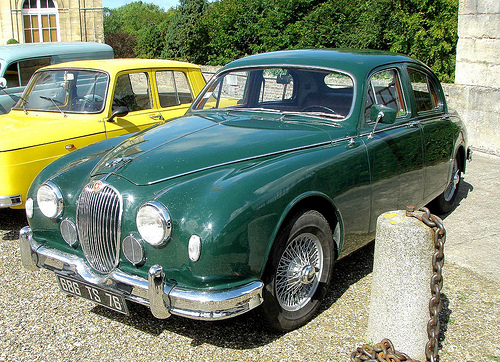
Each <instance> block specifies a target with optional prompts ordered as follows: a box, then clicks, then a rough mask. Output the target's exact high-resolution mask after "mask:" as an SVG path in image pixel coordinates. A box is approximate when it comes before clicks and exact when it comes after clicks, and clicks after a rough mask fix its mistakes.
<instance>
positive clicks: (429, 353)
mask: <svg viewBox="0 0 500 362" xmlns="http://www.w3.org/2000/svg"><path fill="white" fill-rule="evenodd" d="M419 211H422V212H423V214H417V213H415V207H414V206H408V207H407V208H406V216H407V217H415V218H417V219H418V220H420V221H422V222H423V223H424V224H425V225H427V226H428V227H430V228H432V229H433V231H434V254H433V255H432V271H433V273H432V277H431V281H430V288H431V299H430V301H429V315H430V319H429V322H428V323H427V335H428V337H429V341H428V342H427V344H426V345H425V357H426V359H427V361H430V362H436V361H437V360H438V351H439V340H438V337H439V332H440V329H441V325H440V322H439V314H440V313H441V309H442V307H443V302H442V300H441V289H442V288H443V274H442V271H443V265H444V243H445V240H446V230H445V228H444V226H443V222H442V221H441V219H439V218H438V217H437V216H435V215H432V214H431V213H430V211H429V209H428V208H426V207H422V208H420V210H419ZM351 361H352V362H402V361H407V362H419V361H416V360H413V359H411V358H410V357H408V356H407V355H406V354H404V353H401V352H398V351H396V350H395V349H394V346H393V345H392V342H391V341H390V340H388V339H384V340H382V342H380V343H377V344H376V345H375V346H374V347H370V346H369V345H364V346H362V347H358V348H357V349H356V351H354V352H353V353H352V355H351Z"/></svg>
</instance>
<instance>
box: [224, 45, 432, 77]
mask: <svg viewBox="0 0 500 362" xmlns="http://www.w3.org/2000/svg"><path fill="white" fill-rule="evenodd" d="M401 62H411V63H418V64H420V65H422V66H425V65H424V64H423V63H421V62H419V61H418V60H415V59H413V58H410V57H407V56H405V55H400V54H396V53H389V52H382V51H375V50H344V49H297V50H282V51H276V52H270V53H263V54H257V55H250V56H248V57H245V58H241V59H238V60H235V61H233V62H231V63H229V64H228V65H226V66H225V67H223V68H222V69H221V71H224V70H227V69H230V68H236V67H255V66H259V65H276V66H280V65H281V66H306V67H307V66H311V67H319V68H331V69H338V70H343V71H345V72H348V73H351V74H354V75H356V74H358V75H360V74H361V73H367V72H369V71H371V70H372V69H374V68H376V67H378V66H381V65H386V64H393V63H401Z"/></svg>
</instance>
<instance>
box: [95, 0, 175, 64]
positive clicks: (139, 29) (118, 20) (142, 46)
mask: <svg viewBox="0 0 500 362" xmlns="http://www.w3.org/2000/svg"><path fill="white" fill-rule="evenodd" d="M171 16H172V12H171V11H167V12H165V11H163V10H162V9H161V8H160V7H159V6H158V5H154V4H148V3H144V2H142V1H135V2H131V3H129V4H127V5H124V6H121V7H119V8H117V9H108V8H105V9H104V39H105V42H106V44H109V45H110V46H112V47H113V49H114V50H115V55H116V54H118V55H119V56H121V57H130V56H131V57H135V56H140V57H151V56H150V55H152V54H153V55H156V54H159V53H161V50H162V49H163V47H164V43H163V44H162V43H161V42H160V43H159V44H157V43H156V41H150V39H147V33H146V31H148V30H149V31H153V32H154V34H156V35H157V34H165V29H166V28H167V26H168V20H169V19H170V17H171ZM163 36H164V35H163ZM154 46H159V47H161V49H160V50H158V49H156V48H154V49H153V48H152V47H154ZM136 47H137V48H136ZM118 55H117V57H118Z"/></svg>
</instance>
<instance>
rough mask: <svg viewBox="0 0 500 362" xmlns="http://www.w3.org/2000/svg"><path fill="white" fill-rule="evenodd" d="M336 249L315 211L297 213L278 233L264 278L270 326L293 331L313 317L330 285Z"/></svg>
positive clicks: (264, 304) (264, 308)
mask: <svg viewBox="0 0 500 362" xmlns="http://www.w3.org/2000/svg"><path fill="white" fill-rule="evenodd" d="M333 248H334V241H333V238H332V231H331V228H330V226H329V225H328V222H327V220H326V219H325V218H324V217H323V215H321V214H320V213H319V212H317V211H314V210H310V211H303V212H301V213H298V214H297V215H296V216H295V217H294V218H293V219H292V220H290V222H289V223H288V224H287V225H286V227H285V228H284V229H283V230H282V231H281V232H280V233H279V235H278V237H277V240H276V243H275V246H274V249H273V251H272V254H271V259H270V262H269V264H268V267H267V270H266V274H265V278H264V279H265V282H266V287H265V288H264V302H263V310H264V314H265V316H266V318H267V320H268V322H269V323H270V325H271V327H273V328H274V329H277V330H279V331H290V330H293V329H295V328H298V327H300V326H302V325H304V324H305V323H307V322H308V321H309V320H310V319H311V318H312V316H313V315H314V313H315V311H316V310H317V308H318V307H319V304H320V302H321V300H322V299H323V297H324V295H325V293H326V290H327V287H328V284H329V282H330V278H331V274H332V262H333V250H334V249H333Z"/></svg>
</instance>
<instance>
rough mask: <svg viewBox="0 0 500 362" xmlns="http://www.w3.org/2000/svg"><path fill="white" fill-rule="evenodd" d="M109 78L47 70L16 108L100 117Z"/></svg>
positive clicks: (88, 72) (39, 74) (91, 72)
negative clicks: (97, 114) (87, 114)
mask: <svg viewBox="0 0 500 362" xmlns="http://www.w3.org/2000/svg"><path fill="white" fill-rule="evenodd" d="M108 81H109V77H108V75H107V74H106V73H103V72H100V71H94V70H62V69H57V70H46V71H41V72H37V73H35V74H34V76H33V79H32V80H31V85H30V86H29V88H27V91H26V93H25V94H24V96H23V98H21V99H19V101H18V103H17V104H16V106H15V108H21V109H23V110H25V111H28V110H32V111H35V110H36V111H50V112H60V113H63V114H64V113H66V112H69V113H99V112H101V111H102V110H103V108H104V100H105V99H106V90H107V89H108Z"/></svg>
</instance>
